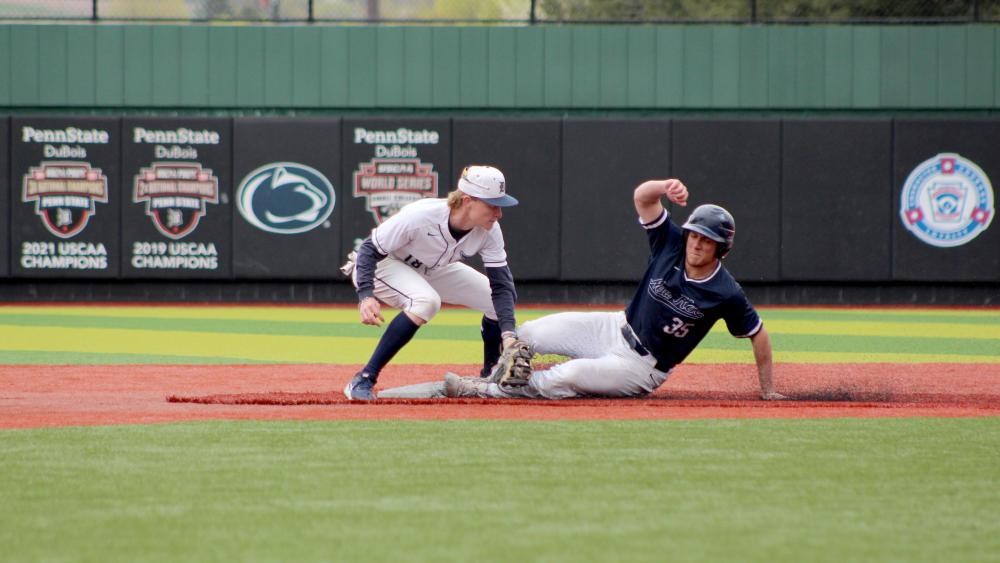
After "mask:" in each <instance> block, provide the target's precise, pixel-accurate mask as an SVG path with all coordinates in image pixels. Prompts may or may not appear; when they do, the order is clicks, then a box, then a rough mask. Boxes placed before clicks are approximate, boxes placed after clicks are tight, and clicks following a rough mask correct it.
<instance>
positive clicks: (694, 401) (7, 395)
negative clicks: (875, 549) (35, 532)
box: [0, 364, 1000, 428]
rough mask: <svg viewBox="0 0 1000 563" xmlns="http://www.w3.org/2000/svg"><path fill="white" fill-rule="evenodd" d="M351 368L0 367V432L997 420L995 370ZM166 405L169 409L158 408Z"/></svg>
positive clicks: (998, 371) (999, 397)
mask: <svg viewBox="0 0 1000 563" xmlns="http://www.w3.org/2000/svg"><path fill="white" fill-rule="evenodd" d="M355 371H357V366H343V365H338V366H333V365H317V364H309V365H302V364H295V365H228V366H227V365H190V366H176V365H170V366H158V365H98V366H93V365H91V366H36V365H5V366H0V428H37V427H51V426H69V425H74V426H75V425H106V424H147V423H164V422H178V421H186V420H215V419H254V420H371V419H411V420H422V419H424V420H425V419H521V420H571V419H698V418H832V417H912V416H943V417H970V416H1000V365H995V364H979V365H970V364H781V365H779V366H776V368H775V381H776V383H777V388H778V390H779V391H781V392H782V393H785V394H786V395H789V396H790V397H791V398H792V400H789V401H780V402H765V401H761V400H759V399H758V398H757V394H756V374H755V372H754V369H753V367H752V366H742V365H733V364H713V365H697V364H691V365H686V366H681V367H679V368H678V369H676V370H675V371H674V373H673V374H672V375H671V376H670V379H668V380H667V382H666V383H665V384H664V385H663V386H662V387H661V388H660V389H659V390H657V391H656V393H654V394H652V395H650V396H649V397H646V398H643V399H619V400H607V399H605V400H602V399H581V400H570V401H501V400H490V399H467V400H455V399H437V400H430V399H425V400H398V399H397V400H380V401H376V402H375V403H370V404H365V403H351V402H349V401H347V400H346V399H345V398H344V396H343V394H342V393H341V390H342V389H343V387H344V385H345V384H346V382H347V381H348V380H349V379H350V377H351V375H353V374H354V372H355ZM446 371H454V372H456V373H474V372H475V371H477V369H476V367H475V366H472V365H437V364H435V365H396V366H390V367H389V368H387V369H386V370H385V372H383V374H382V376H381V378H380V381H379V383H380V386H379V387H382V388H384V387H390V386H391V387H395V386H399V385H407V384H411V383H419V382H424V381H431V380H436V379H439V378H440V377H441V376H442V374H443V373H444V372H446ZM168 399H169V400H168Z"/></svg>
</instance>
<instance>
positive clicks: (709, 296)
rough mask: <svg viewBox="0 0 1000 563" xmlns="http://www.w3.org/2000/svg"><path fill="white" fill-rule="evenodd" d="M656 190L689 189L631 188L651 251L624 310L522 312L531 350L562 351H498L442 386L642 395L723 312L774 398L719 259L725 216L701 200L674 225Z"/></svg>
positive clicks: (486, 392) (756, 340) (743, 307)
mask: <svg viewBox="0 0 1000 563" xmlns="http://www.w3.org/2000/svg"><path fill="white" fill-rule="evenodd" d="M662 196H666V197H667V199H669V200H670V201H672V202H674V203H676V204H678V205H681V206H685V205H687V199H688V190H687V187H686V186H685V185H684V184H683V183H681V182H680V181H679V180H676V179H670V180H651V181H648V182H644V183H643V184H641V185H640V186H639V187H638V188H636V190H635V192H634V195H633V200H634V203H635V209H636V211H637V212H638V213H639V222H640V223H641V224H642V227H643V228H644V229H645V230H646V234H647V235H648V238H649V248H650V252H651V257H650V259H649V265H648V267H647V269H646V273H645V274H644V275H643V278H642V283H641V284H640V286H639V288H638V290H637V291H636V293H635V296H634V297H633V298H632V301H631V302H630V303H629V305H628V307H627V308H626V309H625V310H624V311H620V312H611V313H603V312H597V313H593V312H592V313H560V314H555V315H549V316H546V317H542V318H540V319H537V320H534V321H530V322H527V323H525V324H524V325H523V326H522V327H521V328H520V329H519V330H518V338H519V339H520V340H522V341H524V343H526V344H527V346H528V348H529V349H530V352H537V353H541V354H561V355H564V356H569V357H570V358H572V359H571V360H570V361H567V362H564V363H561V364H558V365H555V366H553V367H552V368H550V369H547V370H543V371H535V372H531V371H530V368H529V369H528V370H526V371H525V372H522V373H519V370H518V369H514V370H513V371H512V370H511V369H510V366H509V365H505V364H510V363H511V362H513V361H514V360H517V359H519V358H520V356H519V355H517V354H514V355H511V354H508V353H507V352H506V351H505V354H504V358H502V359H501V360H500V364H501V366H504V367H506V368H507V369H506V372H505V373H504V374H500V372H502V371H503V370H501V369H499V366H498V370H497V373H496V374H494V376H493V377H491V378H489V379H485V380H484V379H478V378H475V379H473V378H462V377H458V376H455V375H453V374H447V375H446V376H445V382H444V392H445V395H446V396H449V397H495V398H515V397H518V398H541V399H566V398H571V397H581V396H600V397H636V396H642V395H646V394H647V393H650V392H652V391H653V390H655V389H656V388H657V387H659V386H660V385H661V384H662V383H663V382H664V381H666V379H667V376H668V375H669V374H670V371H671V370H672V369H673V368H674V366H676V365H677V364H679V363H681V362H682V361H684V358H686V357H687V356H688V354H690V353H691V351H692V350H694V348H695V347H696V346H697V345H698V343H699V342H701V340H702V339H703V338H704V337H705V335H706V334H708V332H709V330H711V328H712V326H713V325H714V324H715V322H716V321H717V320H719V319H723V320H724V321H725V322H726V326H727V328H728V329H729V332H730V334H732V335H733V336H735V337H737V338H749V339H750V341H751V343H752V345H753V352H754V358H755V361H756V364H757V373H758V379H759V383H760V394H761V397H762V398H763V399H768V400H771V399H783V398H784V396H783V395H781V394H780V393H777V392H776V391H775V390H774V384H773V381H772V363H771V342H770V339H769V338H768V335H767V330H765V329H764V325H763V323H762V322H761V320H760V317H759V316H758V315H757V311H755V310H754V308H753V306H752V305H751V304H750V302H749V301H747V298H746V296H745V295H744V294H743V290H742V288H741V287H740V285H739V284H738V283H737V282H736V280H734V279H733V277H732V276H731V275H730V274H729V272H728V271H727V270H726V268H725V267H723V265H722V259H723V258H724V257H725V256H726V253H728V252H729V250H730V249H731V248H732V246H733V239H734V236H735V234H736V224H735V222H734V221H733V217H732V216H731V215H730V214H729V212H728V211H726V210H725V209H723V208H721V207H719V206H717V205H702V206H700V207H698V208H696V209H695V210H694V211H693V212H692V213H691V215H690V217H689V218H688V220H687V222H686V223H684V225H683V227H677V226H676V225H675V224H674V223H673V222H671V221H670V220H669V217H668V214H667V211H666V209H664V207H663V205H662V204H661V203H660V198H661V197H662ZM510 350H512V351H513V350H516V348H514V347H511V348H510ZM529 354H530V353H529ZM529 357H530V356H529ZM516 367H517V366H515V368H516ZM498 374H499V376H498Z"/></svg>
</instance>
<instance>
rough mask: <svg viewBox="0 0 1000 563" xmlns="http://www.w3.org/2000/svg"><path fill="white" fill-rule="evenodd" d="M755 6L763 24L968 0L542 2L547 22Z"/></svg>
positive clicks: (936, 7) (694, 14) (958, 4)
mask: <svg viewBox="0 0 1000 563" xmlns="http://www.w3.org/2000/svg"><path fill="white" fill-rule="evenodd" d="M753 4H755V5H756V16H757V17H758V18H765V19H797V18H802V19H830V20H838V19H891V18H911V19H912V18H963V17H967V16H969V15H970V14H971V13H972V4H971V2H970V0H941V1H934V2H930V1H928V0H903V1H900V0H756V1H754V0H720V1H716V2H703V1H701V0H613V1H608V0H539V2H538V15H539V19H541V20H548V21H567V22H568V21H628V22H643V21H686V20H745V19H748V18H749V17H750V16H751V6H752V5H753ZM987 4H988V3H987Z"/></svg>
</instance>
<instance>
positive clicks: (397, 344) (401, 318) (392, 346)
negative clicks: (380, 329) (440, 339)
mask: <svg viewBox="0 0 1000 563" xmlns="http://www.w3.org/2000/svg"><path fill="white" fill-rule="evenodd" d="M418 328H420V325H418V324H417V323H415V322H413V321H411V320H410V317H407V316H406V313H399V314H398V315H396V318H395V319H392V322H391V323H389V326H387V327H386V328H385V332H384V333H383V334H382V338H381V339H379V341H378V346H376V347H375V351H374V352H372V357H371V359H369V360H368V364H367V365H365V370H364V371H365V373H367V374H369V375H371V376H372V380H373V381H374V380H376V379H378V374H379V372H381V371H382V368H384V367H385V365H386V364H388V363H389V360H391V359H392V357H393V356H395V355H396V352H399V351H400V350H401V349H402V348H403V346H406V343H407V342H409V341H410V339H412V338H413V335H414V334H416V333H417V329H418Z"/></svg>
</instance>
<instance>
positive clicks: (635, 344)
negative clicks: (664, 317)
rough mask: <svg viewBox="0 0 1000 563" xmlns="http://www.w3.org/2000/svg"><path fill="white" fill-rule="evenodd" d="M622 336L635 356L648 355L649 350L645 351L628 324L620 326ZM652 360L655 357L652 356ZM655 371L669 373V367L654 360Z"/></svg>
mask: <svg viewBox="0 0 1000 563" xmlns="http://www.w3.org/2000/svg"><path fill="white" fill-rule="evenodd" d="M622 336H623V337H625V342H628V345H629V346H631V347H632V349H633V350H635V353H636V354H639V355H640V356H649V355H650V353H649V350H647V349H646V347H645V346H643V345H642V342H639V337H638V336H636V334H635V331H633V330H632V327H631V326H629V324H628V323H625V324H623V325H622ZM653 358H654V359H655V358H656V357H655V356H653ZM656 369H658V370H660V371H663V372H666V371H670V366H668V365H666V364H665V363H663V362H661V361H660V360H656Z"/></svg>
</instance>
